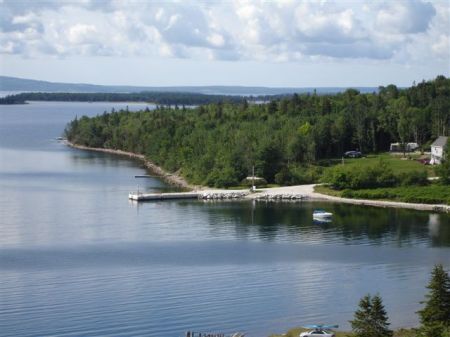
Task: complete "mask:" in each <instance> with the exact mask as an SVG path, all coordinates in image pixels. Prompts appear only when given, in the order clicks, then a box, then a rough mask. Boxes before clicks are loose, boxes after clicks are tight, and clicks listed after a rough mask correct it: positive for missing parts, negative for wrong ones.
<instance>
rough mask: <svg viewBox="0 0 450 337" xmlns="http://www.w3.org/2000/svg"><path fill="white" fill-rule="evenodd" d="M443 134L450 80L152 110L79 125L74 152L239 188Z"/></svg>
mask: <svg viewBox="0 0 450 337" xmlns="http://www.w3.org/2000/svg"><path fill="white" fill-rule="evenodd" d="M449 126H450V79H448V78H446V77H444V76H438V77H437V78H436V79H434V80H431V81H422V82H421V83H418V84H415V83H414V84H413V85H412V86H411V87H410V88H406V89H398V88H397V87H396V86H395V85H388V86H386V87H379V90H378V92H377V93H371V94H367V93H366V94H362V93H360V92H359V91H357V90H355V89H348V90H346V91H345V92H343V93H338V94H334V95H317V94H302V95H298V94H294V95H292V96H288V97H282V98H277V99H273V100H271V101H270V102H268V103H265V104H256V103H252V102H248V101H247V100H244V99H243V100H242V101H240V102H230V101H228V102H225V101H219V102H215V103H209V104H204V105H200V106H198V107H195V108H189V109H188V108H185V107H182V108H179V107H168V106H158V107H157V108H156V109H155V110H152V111H150V110H148V109H146V110H143V111H139V112H129V111H114V110H113V111H111V112H110V113H106V112H105V113H104V114H102V115H99V116H97V117H93V118H88V117H81V118H76V119H75V120H73V121H72V122H70V123H69V124H68V126H67V128H66V130H65V136H66V137H67V139H68V140H69V141H71V142H73V143H76V144H79V145H85V146H90V147H104V148H112V149H121V150H125V151H131V152H136V153H141V154H144V155H146V156H147V157H148V158H149V159H150V160H152V161H153V162H155V163H156V164H157V165H160V166H162V167H163V168H165V169H166V170H168V171H171V172H178V173H180V174H181V175H182V176H184V177H185V178H186V179H187V180H188V181H189V182H191V183H193V184H202V185H208V186H217V187H229V186H236V185H238V184H239V183H240V182H241V181H242V180H243V179H244V178H245V177H246V176H248V175H250V174H251V172H252V167H254V168H255V174H256V175H257V176H261V177H264V178H265V179H266V181H267V182H269V183H278V184H299V183H308V182H313V181H317V179H318V178H319V177H320V176H321V173H322V172H321V170H322V168H323V166H326V165H328V163H330V162H331V160H332V159H333V158H339V159H340V158H341V157H342V156H343V154H344V153H345V152H346V151H349V150H358V151H361V152H362V153H363V154H369V153H378V152H383V151H388V150H389V147H390V143H392V142H400V143H407V142H416V143H418V144H419V145H420V146H421V148H422V149H425V148H426V147H427V146H428V147H429V144H430V143H431V142H432V141H433V140H434V139H435V138H436V137H437V136H439V135H448V134H449Z"/></svg>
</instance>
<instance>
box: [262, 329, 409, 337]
mask: <svg viewBox="0 0 450 337" xmlns="http://www.w3.org/2000/svg"><path fill="white" fill-rule="evenodd" d="M305 331H308V330H306V329H302V328H294V329H291V330H289V331H288V332H287V333H286V334H279V335H270V336H269V337H298V336H299V335H300V333H301V332H305ZM335 334H336V337H352V336H354V335H353V334H352V333H351V332H345V331H336V332H335ZM394 337H417V331H416V329H399V330H396V331H395V332H394Z"/></svg>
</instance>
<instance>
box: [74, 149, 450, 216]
mask: <svg viewBox="0 0 450 337" xmlns="http://www.w3.org/2000/svg"><path fill="white" fill-rule="evenodd" d="M66 144H67V145H68V146H71V147H73V148H77V149H81V150H88V151H97V152H105V153H112V154H116V155H121V156H126V157H129V158H134V159H138V160H141V161H142V162H143V163H144V165H145V166H146V167H147V168H148V169H149V170H150V171H151V172H153V173H154V174H155V175H157V176H159V177H161V179H163V180H164V181H166V182H167V183H169V184H171V185H175V186H178V187H181V188H184V189H187V190H191V191H204V192H206V193H231V192H233V191H232V190H226V189H211V188H208V187H204V186H195V185H191V184H189V183H188V182H187V181H186V180H185V179H184V178H183V177H181V176H180V175H178V174H176V173H169V172H167V171H165V170H164V169H162V168H161V167H160V166H158V165H156V164H155V163H153V162H151V161H150V160H148V159H147V158H145V156H144V155H142V154H136V153H132V152H126V151H122V150H114V149H104V148H91V147H87V146H82V145H77V144H73V143H70V142H66ZM315 186H316V184H309V185H296V186H285V187H273V188H261V189H258V190H257V193H250V194H248V195H247V196H246V197H245V198H246V199H257V198H258V197H259V196H260V195H261V194H266V195H279V194H283V195H302V196H304V197H305V198H306V199H308V200H326V201H330V202H340V203H347V204H355V205H367V206H375V207H394V208H410V209H417V210H422V211H435V212H447V213H448V212H450V205H438V204H414V203H407V202H398V201H382V200H366V199H349V198H341V197H335V196H331V195H326V194H321V193H317V192H315V191H314V187H315ZM235 192H242V190H236V191H235Z"/></svg>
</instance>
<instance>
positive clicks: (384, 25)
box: [0, 0, 450, 87]
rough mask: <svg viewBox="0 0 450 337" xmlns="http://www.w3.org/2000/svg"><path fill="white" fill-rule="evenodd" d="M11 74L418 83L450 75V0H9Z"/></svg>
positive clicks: (66, 78)
mask: <svg viewBox="0 0 450 337" xmlns="http://www.w3.org/2000/svg"><path fill="white" fill-rule="evenodd" d="M0 75H4V76H15V77H21V78H31V79H38V80H47V81H54V82H75V83H92V84H108V85H112V84H116V85H143V86H144V85H145V86H176V85H243V86H270V87H346V86H378V85H387V84H391V83H392V84H396V85H398V86H410V85H412V84H413V82H414V81H415V82H420V81H422V80H424V79H425V80H428V79H432V78H435V77H436V76H437V75H445V76H450V0H433V1H425V0H387V1H382V0H367V1H364V0H342V1H339V0H335V1H324V0H315V1H308V0H297V1H294V0H278V1H258V0H255V1H244V0H242V1H237V0H226V1H225V0H224V1H220V0H214V1H206V0H203V1H189V0H186V1H182V0H180V1H162V0H158V1H143V0H140V1H136V0H79V1H76V0H70V1H66V0H0Z"/></svg>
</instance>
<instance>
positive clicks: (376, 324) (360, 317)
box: [350, 294, 393, 337]
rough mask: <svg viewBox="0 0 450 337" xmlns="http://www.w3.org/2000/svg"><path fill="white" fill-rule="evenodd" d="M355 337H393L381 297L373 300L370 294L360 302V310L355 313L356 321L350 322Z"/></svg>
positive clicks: (377, 296)
mask: <svg viewBox="0 0 450 337" xmlns="http://www.w3.org/2000/svg"><path fill="white" fill-rule="evenodd" d="M350 324H351V325H352V330H353V332H354V333H355V337H367V336H370V337H391V336H392V334H393V333H392V331H391V330H389V329H388V326H389V323H388V318H387V314H386V310H385V309H384V306H383V302H382V299H381V297H380V296H379V295H375V296H374V297H373V298H372V297H371V296H370V294H368V295H366V296H364V297H363V298H362V299H361V300H360V301H359V309H358V310H356V311H355V318H354V320H352V321H350Z"/></svg>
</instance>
